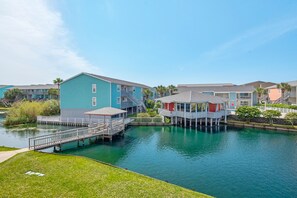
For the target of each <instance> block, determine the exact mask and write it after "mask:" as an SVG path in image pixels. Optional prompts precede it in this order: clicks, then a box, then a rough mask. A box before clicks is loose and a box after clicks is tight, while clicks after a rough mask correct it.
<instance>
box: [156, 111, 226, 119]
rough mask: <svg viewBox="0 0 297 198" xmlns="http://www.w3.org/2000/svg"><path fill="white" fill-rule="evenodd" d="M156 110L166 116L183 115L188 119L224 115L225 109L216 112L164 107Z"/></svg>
mask: <svg viewBox="0 0 297 198" xmlns="http://www.w3.org/2000/svg"><path fill="white" fill-rule="evenodd" d="M158 112H159V114H160V115H162V116H166V117H173V116H177V117H183V118H184V117H185V118H189V119H195V118H206V117H208V118H221V117H222V116H224V115H225V110H222V111H218V112H197V113H196V112H183V111H169V110H166V109H158Z"/></svg>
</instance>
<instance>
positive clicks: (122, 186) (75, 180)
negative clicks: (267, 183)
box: [0, 151, 207, 197]
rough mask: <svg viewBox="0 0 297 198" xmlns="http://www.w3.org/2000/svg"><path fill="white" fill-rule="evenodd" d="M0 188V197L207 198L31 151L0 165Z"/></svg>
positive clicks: (128, 174)
mask: <svg viewBox="0 0 297 198" xmlns="http://www.w3.org/2000/svg"><path fill="white" fill-rule="evenodd" d="M27 171H34V172H39V173H43V174H45V176H43V177H39V176H36V175H26V174H25V173H26V172H27ZM0 186H1V191H0V197H207V196H206V195H204V194H200V193H197V192H194V191H191V190H187V189H185V188H182V187H179V186H175V185H172V184H169V183H166V182H162V181H159V180H156V179H152V178H149V177H146V176H143V175H139V174H136V173H133V172H130V171H126V170H123V169H120V168H116V167H112V166H109V165H105V164H102V163H98V162H96V161H93V160H91V159H87V158H84V157H77V156H63V155H55V154H46V153H39V152H33V151H31V152H27V153H22V154H18V155H17V156H15V157H13V158H11V159H9V160H8V161H6V162H3V163H1V164H0Z"/></svg>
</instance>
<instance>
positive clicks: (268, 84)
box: [243, 81, 276, 88]
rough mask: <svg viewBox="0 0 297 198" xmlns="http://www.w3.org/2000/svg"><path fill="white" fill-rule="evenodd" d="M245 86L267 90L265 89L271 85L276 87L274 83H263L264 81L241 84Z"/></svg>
mask: <svg viewBox="0 0 297 198" xmlns="http://www.w3.org/2000/svg"><path fill="white" fill-rule="evenodd" d="M243 85H245V86H253V87H255V88H256V87H262V88H267V87H271V86H273V85H276V83H273V82H264V81H254V82H250V83H246V84H243Z"/></svg>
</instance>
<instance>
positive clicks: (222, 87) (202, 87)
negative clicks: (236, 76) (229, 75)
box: [177, 83, 255, 93]
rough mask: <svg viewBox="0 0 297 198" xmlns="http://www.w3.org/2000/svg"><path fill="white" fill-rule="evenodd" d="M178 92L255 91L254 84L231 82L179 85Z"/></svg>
mask: <svg viewBox="0 0 297 198" xmlns="http://www.w3.org/2000/svg"><path fill="white" fill-rule="evenodd" d="M197 85H198V86H197ZM177 89H178V90H177V92H178V93H181V92H185V91H196V92H233V91H234V92H254V90H255V88H254V87H253V86H244V85H234V84H231V83H224V84H194V85H191V84H187V85H182V86H181V85H178V86H177Z"/></svg>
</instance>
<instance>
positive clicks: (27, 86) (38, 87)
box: [10, 84, 58, 89]
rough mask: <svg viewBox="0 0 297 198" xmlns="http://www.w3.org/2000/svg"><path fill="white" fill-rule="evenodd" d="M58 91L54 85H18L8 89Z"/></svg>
mask: <svg viewBox="0 0 297 198" xmlns="http://www.w3.org/2000/svg"><path fill="white" fill-rule="evenodd" d="M51 88H54V89H58V85H54V84H39V85H18V86H13V87H11V88H10V89H51Z"/></svg>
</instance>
